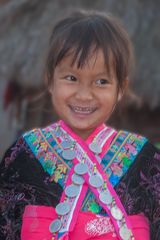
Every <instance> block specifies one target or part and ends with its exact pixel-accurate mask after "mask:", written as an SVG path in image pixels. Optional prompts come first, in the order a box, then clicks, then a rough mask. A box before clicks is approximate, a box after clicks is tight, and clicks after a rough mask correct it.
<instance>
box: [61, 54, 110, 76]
mask: <svg viewBox="0 0 160 240" xmlns="http://www.w3.org/2000/svg"><path fill="white" fill-rule="evenodd" d="M80 58H81V53H80V54H79V55H78V56H77V57H76V58H75V54H74V50H72V51H70V52H69V53H68V54H67V55H66V56H65V57H64V58H63V59H62V60H61V61H60V62H59V64H58V66H59V67H61V68H62V69H65V68H73V69H74V68H77V69H80V70H86V69H89V70H91V71H93V70H97V71H98V70H99V72H102V71H103V72H109V70H110V69H109V68H111V66H108V65H107V64H106V61H105V58H104V53H103V51H102V50H101V49H98V50H93V51H90V52H89V54H88V56H86V58H85V59H83V62H82V61H81V59H80ZM80 63H81V64H80Z"/></svg>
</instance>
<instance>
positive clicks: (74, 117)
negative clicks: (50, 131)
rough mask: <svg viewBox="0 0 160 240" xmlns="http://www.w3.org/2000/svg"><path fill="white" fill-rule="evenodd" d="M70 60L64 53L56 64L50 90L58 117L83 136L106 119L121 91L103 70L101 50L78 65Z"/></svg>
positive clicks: (111, 76)
mask: <svg viewBox="0 0 160 240" xmlns="http://www.w3.org/2000/svg"><path fill="white" fill-rule="evenodd" d="M72 61H73V56H72V55H68V56H66V57H64V58H63V59H62V61H61V62H60V63H59V64H58V65H57V66H56V68H55V70H54V76H53V84H52V86H51V87H50V93H51V95H52V102H53V105H54V108H55V110H56V112H57V114H58V115H59V117H60V119H62V120H64V121H65V122H66V123H67V124H68V125H69V127H70V128H71V129H72V130H73V131H74V132H75V133H76V134H78V135H79V136H80V137H81V138H83V139H86V138H87V137H88V136H89V135H90V133H91V132H92V131H93V130H94V129H95V128H96V127H97V126H98V125H100V124H102V123H103V122H105V121H107V120H108V118H109V117H110V115H111V113H112V112H113V110H114V108H115V105H116V103H117V101H119V100H120V98H121V95H122V93H121V91H120V90H118V83H117V79H116V77H115V74H114V73H113V71H112V69H111V73H110V76H109V74H108V73H107V68H106V64H105V61H104V56H103V52H102V51H101V50H97V52H96V53H95V54H93V55H90V58H88V59H87V61H86V64H85V65H84V66H83V67H82V68H78V67H77V63H76V62H75V64H73V65H72Z"/></svg>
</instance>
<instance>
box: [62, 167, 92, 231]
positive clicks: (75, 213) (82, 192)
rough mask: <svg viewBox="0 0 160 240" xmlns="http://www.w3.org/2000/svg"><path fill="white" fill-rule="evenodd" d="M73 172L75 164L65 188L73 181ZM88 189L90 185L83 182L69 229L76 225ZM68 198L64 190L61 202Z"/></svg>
mask: <svg viewBox="0 0 160 240" xmlns="http://www.w3.org/2000/svg"><path fill="white" fill-rule="evenodd" d="M73 173H74V164H73V167H72V168H71V170H70V172H69V175H68V178H67V181H66V184H65V188H66V187H67V186H69V185H70V184H71V183H72V179H71V177H72V175H73ZM87 190H88V186H87V185H86V184H83V186H82V188H81V191H80V194H79V197H78V199H75V201H76V205H75V208H74V210H73V212H72V218H71V221H70V224H69V229H68V231H72V230H73V228H74V226H75V223H76V220H77V218H78V213H79V211H80V208H81V205H82V202H83V199H84V197H85V195H86V193H87ZM66 198H67V197H66V195H65V191H63V193H62V196H61V200H60V202H63V201H64V200H65V199H66ZM66 217H68V216H66Z"/></svg>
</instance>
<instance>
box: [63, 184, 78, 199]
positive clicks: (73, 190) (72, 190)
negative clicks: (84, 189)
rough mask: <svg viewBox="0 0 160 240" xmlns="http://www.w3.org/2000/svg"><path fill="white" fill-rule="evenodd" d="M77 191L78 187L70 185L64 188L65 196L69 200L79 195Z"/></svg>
mask: <svg viewBox="0 0 160 240" xmlns="http://www.w3.org/2000/svg"><path fill="white" fill-rule="evenodd" d="M79 190H80V187H79V186H77V185H73V184H71V185H69V186H68V187H66V188H65V194H66V196H67V197H69V198H74V197H77V195H78V194H79Z"/></svg>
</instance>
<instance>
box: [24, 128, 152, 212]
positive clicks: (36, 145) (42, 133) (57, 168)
mask: <svg viewBox="0 0 160 240" xmlns="http://www.w3.org/2000/svg"><path fill="white" fill-rule="evenodd" d="M23 137H24V139H25V141H26V142H27V144H28V145H29V146H30V148H31V150H32V152H33V153H34V155H35V157H36V158H37V159H38V160H39V161H40V163H41V165H42V166H43V168H44V171H46V172H48V173H49V174H50V176H51V181H55V182H57V183H59V184H60V185H61V186H62V187H63V186H64V183H65V181H66V176H67V173H68V170H69V169H70V168H71V166H72V161H66V160H64V159H63V158H62V156H61V155H62V147H61V145H60V144H59V143H58V141H57V139H56V136H55V135H54V131H51V128H49V127H48V128H45V129H34V130H32V131H30V132H28V133H26V134H24V136H23ZM146 141H147V139H146V138H144V137H142V136H140V135H137V134H131V133H129V132H126V131H119V132H118V134H117V135H116V137H115V138H114V140H113V142H112V144H111V146H110V148H109V149H108V151H107V152H106V154H105V155H104V157H103V159H102V162H101V164H102V166H103V170H104V171H105V172H106V174H107V176H108V178H109V181H110V182H111V184H112V185H113V186H116V185H117V184H118V183H119V181H120V179H121V178H122V177H123V176H124V175H125V173H126V172H127V171H128V169H129V167H130V166H131V164H132V163H133V162H134V160H135V158H136V156H137V154H138V153H139V152H140V151H141V149H142V147H143V146H144V144H145V143H146ZM82 210H83V211H91V212H94V213H96V214H98V213H100V212H101V214H102V213H103V209H101V207H100V206H99V205H98V203H97V202H96V199H95V196H94V195H93V193H91V191H90V190H88V192H87V195H86V197H85V199H84V201H83V204H82Z"/></svg>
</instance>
